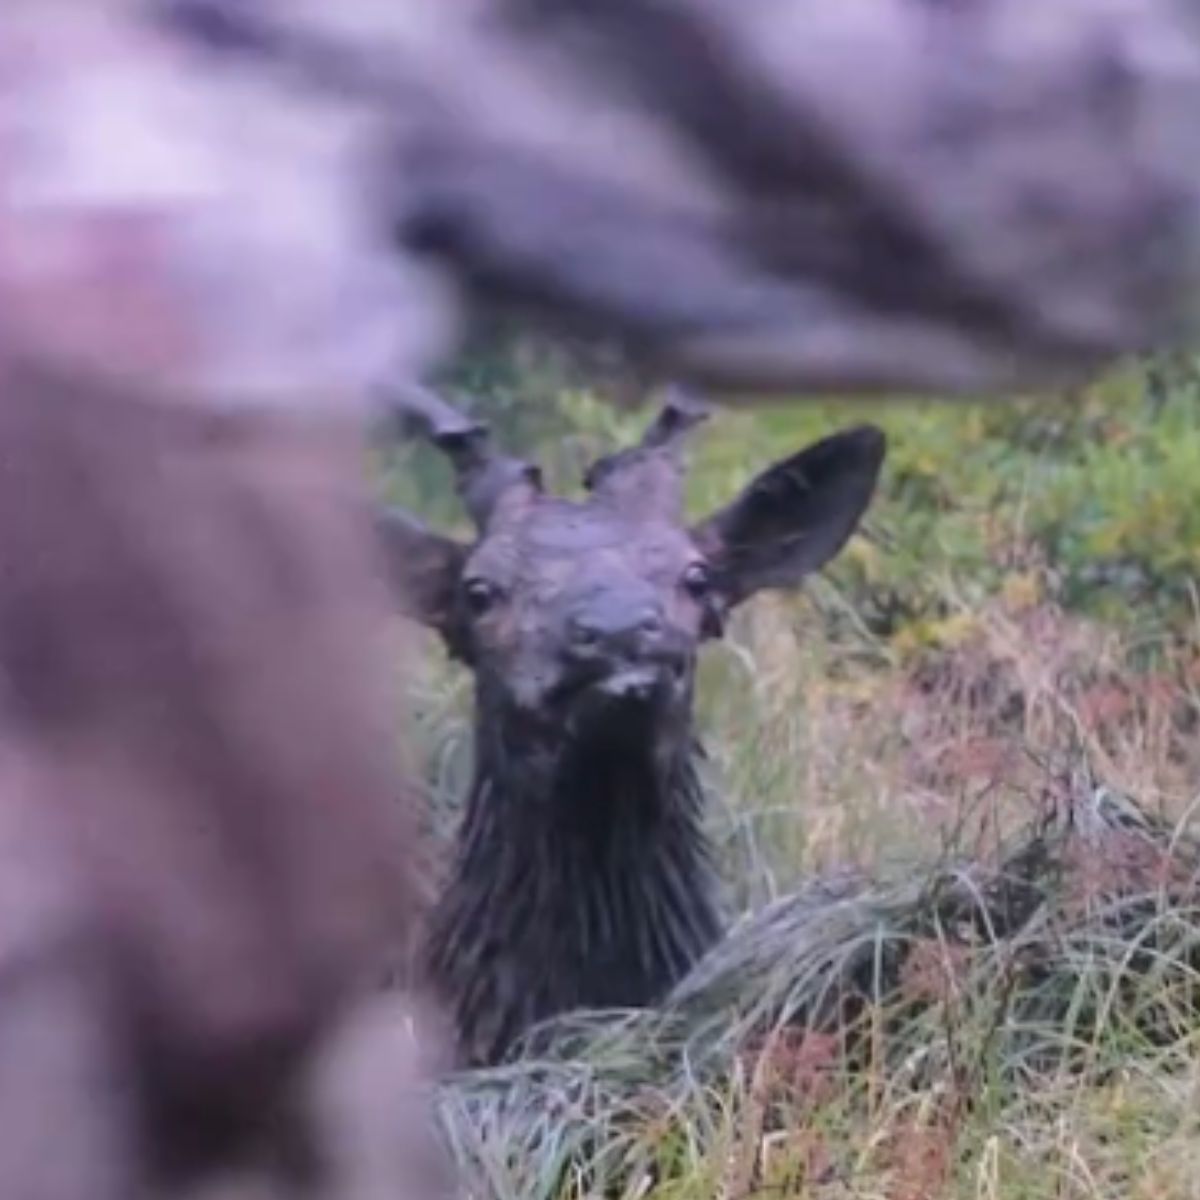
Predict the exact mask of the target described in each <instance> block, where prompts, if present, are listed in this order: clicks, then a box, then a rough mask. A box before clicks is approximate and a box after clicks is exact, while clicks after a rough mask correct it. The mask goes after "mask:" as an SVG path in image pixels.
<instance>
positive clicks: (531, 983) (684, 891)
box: [429, 705, 721, 1062]
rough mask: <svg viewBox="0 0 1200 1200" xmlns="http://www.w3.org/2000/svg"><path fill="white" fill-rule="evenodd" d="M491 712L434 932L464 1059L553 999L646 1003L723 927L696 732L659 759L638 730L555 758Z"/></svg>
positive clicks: (500, 1048) (479, 741)
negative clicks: (525, 740) (691, 739)
mask: <svg viewBox="0 0 1200 1200" xmlns="http://www.w3.org/2000/svg"><path fill="white" fill-rule="evenodd" d="M493 711H494V709H493V710H489V709H488V708H487V707H486V705H482V706H481V710H480V716H479V719H478V721H477V723H476V747H477V749H476V759H477V762H476V772H475V779H474V782H473V784H472V787H471V794H470V798H469V799H468V802H467V810H466V814H465V816H464V818H463V823H462V827H461V829H460V831H459V835H458V846H457V851H456V861H455V865H454V870H453V875H452V878H451V881H450V883H449V886H448V887H447V889H446V892H445V894H444V895H443V897H442V899H441V901H440V903H439V906H438V909H437V912H436V916H435V921H434V925H433V929H432V931H431V936H430V939H429V966H430V968H431V971H432V974H433V976H434V978H435V979H437V980H438V981H439V983H440V984H441V985H442V986H443V987H444V988H445V990H446V993H447V995H448V997H449V999H450V1001H451V1003H452V1004H453V1008H454V1018H455V1023H456V1027H457V1029H458V1030H459V1032H460V1038H461V1051H462V1054H463V1055H464V1057H465V1058H466V1059H467V1060H468V1061H472V1062H493V1061H495V1060H497V1059H498V1058H500V1057H501V1056H502V1055H503V1054H504V1052H505V1051H506V1050H508V1049H509V1048H510V1046H511V1045H512V1043H513V1040H514V1039H515V1038H517V1037H518V1036H519V1035H521V1034H522V1033H523V1032H525V1031H526V1030H527V1029H529V1027H530V1026H532V1025H534V1024H535V1023H536V1022H538V1021H540V1020H542V1019H544V1018H546V1017H550V1016H553V1015H555V1014H557V1013H562V1012H567V1011H570V1010H572V1009H576V1008H583V1007H597V1006H611V1007H626V1006H637V1005H642V1004H646V1003H649V1002H650V1001H652V1000H654V999H656V998H657V997H660V996H662V995H663V994H664V993H665V992H666V991H667V990H668V989H669V988H670V987H671V985H672V984H673V983H674V982H675V981H676V980H677V979H679V978H680V976H681V975H682V974H683V973H684V972H685V971H686V970H687V969H688V967H689V966H691V964H692V963H693V962H695V961H696V959H697V958H698V957H699V956H700V955H701V954H703V953H704V951H705V950H707V949H708V947H709V946H711V945H712V943H713V942H714V941H715V940H716V939H717V937H718V936H719V934H720V930H721V921H720V918H719V915H718V910H717V905H716V895H715V892H716V889H715V878H714V874H713V870H712V866H711V862H710V855H709V846H708V842H707V839H706V837H705V833H704V828H703V816H704V797H703V794H702V791H701V786H700V781H699V779H698V778H697V775H696V768H695V763H694V761H693V754H694V747H693V746H692V745H691V744H690V743H688V744H683V745H680V746H678V747H673V748H672V751H671V753H670V754H669V756H668V758H667V759H666V761H664V762H656V761H654V758H653V755H652V753H651V747H650V744H649V742H648V740H647V738H646V736H645V731H644V730H640V729H639V730H631V731H630V735H631V736H629V737H628V738H626V739H622V738H621V737H620V735H619V734H618V735H615V736H613V737H610V738H608V739H605V738H600V739H597V740H596V741H594V742H592V743H591V744H587V745H578V744H570V745H568V746H567V747H566V748H565V750H564V752H563V753H562V755H561V756H560V757H558V758H553V757H550V756H547V755H546V754H544V753H540V752H538V751H537V749H536V748H533V747H529V746H527V745H524V744H523V741H522V737H521V734H520V731H519V730H512V729H509V728H506V727H505V723H504V722H503V721H502V720H495V719H492V712H493ZM531 751H532V752H531Z"/></svg>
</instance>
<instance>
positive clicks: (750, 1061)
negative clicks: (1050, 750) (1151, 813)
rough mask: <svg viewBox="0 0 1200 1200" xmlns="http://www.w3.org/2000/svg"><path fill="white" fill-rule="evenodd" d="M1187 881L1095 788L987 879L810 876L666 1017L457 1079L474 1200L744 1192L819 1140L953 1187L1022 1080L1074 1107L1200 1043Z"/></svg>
mask: <svg viewBox="0 0 1200 1200" xmlns="http://www.w3.org/2000/svg"><path fill="white" fill-rule="evenodd" d="M1097 862H1099V863H1103V864H1104V868H1105V869H1104V872H1103V874H1101V875H1097V874H1096V872H1095V871H1093V870H1092V866H1093V864H1095V863H1097ZM1198 869H1200V850H1198V849H1197V847H1196V846H1195V845H1194V844H1193V842H1192V841H1191V839H1190V838H1189V837H1186V836H1184V834H1183V833H1182V831H1181V830H1178V829H1172V828H1170V827H1168V826H1165V825H1163V824H1161V823H1159V822H1157V821H1155V820H1153V819H1152V818H1149V817H1147V816H1146V815H1145V814H1144V813H1142V812H1141V811H1140V810H1139V809H1138V808H1137V806H1136V805H1134V804H1133V803H1132V802H1131V801H1129V800H1128V799H1127V798H1125V797H1121V796H1118V795H1116V794H1113V793H1111V792H1109V791H1108V790H1107V789H1104V788H1092V789H1090V790H1088V791H1086V792H1083V793H1081V794H1078V795H1076V796H1074V797H1073V799H1072V803H1071V804H1070V806H1069V807H1067V808H1065V809H1059V810H1057V811H1054V812H1051V813H1047V815H1046V818H1045V820H1044V821H1042V822H1041V823H1040V824H1039V825H1037V826H1036V827H1033V828H1030V829H1027V830H1025V831H1024V833H1023V835H1022V836H1021V837H1020V838H1018V839H1017V840H1016V842H1015V843H1014V844H1013V845H1012V846H1010V847H1009V848H1008V849H1007V851H1006V853H1005V854H1004V855H1003V856H1002V857H1001V859H1000V861H998V862H996V863H994V864H991V865H988V864H983V863H979V862H958V863H950V862H947V863H945V864H943V865H942V866H941V867H939V868H938V869H936V870H933V871H931V872H929V873H927V874H924V875H919V876H912V877H899V878H892V879H884V878H863V877H857V878H854V877H844V878H840V879H833V880H821V881H815V882H813V883H811V884H810V885H809V886H807V887H806V888H803V889H801V890H799V891H798V892H796V893H795V894H793V895H791V896H788V897H786V898H784V899H781V900H778V901H776V902H775V903H774V904H771V905H769V906H768V907H766V908H765V909H764V910H763V911H761V912H759V913H756V914H754V915H752V916H748V917H747V918H745V919H744V920H743V921H742V922H741V923H739V924H738V925H737V926H735V927H734V928H733V929H732V930H731V931H730V933H729V935H728V937H727V938H726V939H725V941H724V942H723V943H722V944H721V945H719V946H718V947H717V948H716V949H715V950H714V951H713V952H712V953H711V954H710V955H709V956H708V957H707V958H706V959H705V960H703V961H702V962H701V963H700V964H699V965H698V966H697V967H696V968H695V970H694V971H693V972H692V973H691V974H690V975H689V976H688V977H687V978H686V979H685V980H684V981H683V982H682V983H681V984H680V985H679V987H678V988H677V989H676V991H675V992H674V993H673V994H672V995H671V996H670V997H669V998H668V999H667V1000H666V1002H665V1003H663V1004H662V1005H661V1006H659V1007H658V1008H656V1009H654V1010H650V1011H643V1012H637V1013H593V1014H585V1015H576V1016H573V1017H568V1018H563V1019H560V1020H557V1021H555V1022H552V1023H550V1024H548V1025H546V1026H544V1027H542V1028H541V1029H539V1030H535V1031H534V1032H533V1033H532V1034H531V1035H530V1038H529V1040H528V1042H527V1044H526V1046H525V1048H524V1051H523V1053H522V1054H521V1055H520V1056H519V1057H518V1058H517V1060H516V1061H514V1062H513V1063H512V1064H511V1065H508V1066H505V1067H503V1068H499V1069H495V1070H492V1071H488V1072H478V1073H470V1074H466V1075H462V1076H460V1077H458V1078H456V1079H453V1080H451V1081H449V1082H448V1083H447V1084H446V1086H445V1088H444V1090H443V1097H442V1105H443V1107H442V1117H443V1123H444V1128H445V1129H446V1131H447V1135H448V1138H449V1141H450V1144H451V1146H452V1148H453V1150H454V1152H455V1155H456V1157H457V1159H458V1162H459V1166H460V1168H462V1169H463V1170H464V1171H465V1172H466V1177H467V1178H468V1179H469V1180H472V1181H473V1190H474V1191H477V1192H478V1194H481V1195H482V1194H486V1195H496V1196H509V1195H512V1196H518V1195H519V1196H523V1197H534V1196H547V1197H549V1196H556V1195H564V1194H565V1195H572V1194H576V1193H578V1194H588V1195H594V1194H599V1193H600V1192H605V1193H607V1192H608V1191H610V1190H612V1189H616V1190H617V1191H619V1192H620V1193H622V1194H630V1193H631V1192H637V1191H638V1190H639V1189H645V1188H649V1187H653V1188H654V1190H655V1194H656V1195H662V1194H666V1195H669V1194H671V1192H672V1190H673V1189H676V1188H693V1189H695V1188H699V1187H701V1186H707V1187H711V1188H716V1189H718V1190H719V1189H721V1188H724V1189H725V1190H726V1191H727V1192H729V1193H730V1194H734V1193H736V1194H745V1193H746V1192H747V1191H749V1190H751V1189H752V1188H753V1187H759V1186H764V1185H763V1182H762V1181H763V1177H764V1174H770V1173H772V1172H778V1171H779V1170H781V1169H783V1167H782V1164H784V1163H789V1164H790V1166H789V1167H788V1169H790V1170H793V1171H794V1170H798V1169H800V1168H801V1167H803V1171H811V1170H812V1169H813V1163H812V1161H809V1160H810V1159H811V1158H812V1156H813V1155H814V1154H816V1147H817V1146H818V1145H819V1146H820V1148H821V1154H820V1155H818V1157H819V1158H820V1159H821V1161H822V1163H823V1166H822V1167H821V1173H822V1174H823V1175H825V1176H829V1177H830V1178H833V1177H834V1176H840V1175H845V1176H846V1177H847V1178H849V1177H851V1176H854V1175H855V1174H856V1173H861V1172H863V1171H867V1172H868V1173H869V1174H870V1173H873V1172H878V1171H883V1172H884V1173H885V1174H886V1173H887V1172H895V1171H897V1170H899V1171H900V1172H901V1173H904V1172H905V1171H910V1172H911V1171H913V1170H916V1169H917V1168H916V1166H914V1155H916V1157H918V1158H920V1159H921V1161H922V1163H924V1164H925V1165H924V1166H923V1167H922V1168H921V1169H922V1170H924V1169H929V1170H933V1169H934V1168H933V1166H931V1165H930V1164H931V1163H936V1164H937V1166H936V1170H937V1172H938V1173H940V1174H944V1175H945V1176H946V1179H945V1180H944V1182H946V1183H947V1184H948V1182H949V1176H950V1175H951V1174H952V1173H953V1171H954V1170H958V1169H959V1168H960V1167H961V1165H962V1164H961V1162H960V1156H961V1155H962V1154H963V1153H965V1152H966V1150H965V1148H966V1147H968V1146H969V1145H970V1142H971V1136H972V1135H971V1131H972V1130H975V1132H976V1134H977V1132H978V1127H979V1125H980V1123H981V1122H986V1121H988V1120H995V1119H1000V1120H1012V1119H1014V1118H1015V1116H1016V1115H1017V1114H1018V1113H1019V1111H1020V1109H1021V1106H1022V1103H1023V1100H1022V1096H1023V1091H1024V1089H1028V1088H1029V1087H1030V1086H1032V1085H1033V1084H1034V1081H1036V1086H1037V1087H1038V1088H1050V1089H1052V1090H1057V1092H1058V1093H1061V1094H1065V1095H1073V1094H1076V1093H1075V1092H1073V1091H1072V1089H1076V1090H1077V1089H1078V1087H1079V1086H1080V1085H1079V1082H1078V1081H1080V1080H1084V1079H1087V1080H1090V1081H1092V1082H1093V1083H1097V1084H1100V1083H1104V1084H1107V1082H1108V1081H1111V1080H1112V1079H1113V1078H1114V1077H1115V1074H1116V1073H1119V1072H1120V1071H1122V1070H1127V1069H1128V1067H1129V1064H1130V1062H1131V1061H1134V1059H1135V1056H1141V1058H1142V1059H1143V1060H1144V1061H1146V1062H1149V1061H1152V1060H1153V1059H1154V1057H1155V1056H1156V1055H1157V1056H1159V1057H1160V1058H1166V1057H1167V1056H1169V1055H1172V1054H1180V1053H1181V1052H1182V1049H1183V1048H1185V1047H1189V1046H1190V1044H1191V1041H1192V1038H1193V1030H1194V1028H1195V1025H1196V1018H1197V1014H1198V1012H1200V1008H1198V1002H1200V892H1197V890H1196V887H1195V873H1196V871H1197V870H1198ZM913 1122H915V1123H916V1127H918V1128H919V1129H920V1130H922V1131H923V1132H922V1133H921V1134H920V1136H919V1137H918V1139H917V1140H918V1143H920V1141H921V1139H922V1138H925V1139H933V1140H934V1141H937V1139H945V1138H948V1137H949V1136H950V1133H949V1131H951V1130H953V1131H954V1136H955V1138H958V1137H960V1136H961V1137H962V1138H963V1139H964V1142H963V1146H962V1147H958V1146H957V1143H956V1146H955V1149H954V1150H953V1151H951V1149H950V1148H949V1146H943V1147H942V1149H941V1150H938V1149H937V1148H936V1146H935V1145H934V1144H933V1143H932V1142H931V1143H930V1145H929V1146H927V1147H926V1148H925V1149H924V1150H922V1151H921V1152H920V1154H917V1152H916V1151H915V1150H914V1148H913V1144H912V1142H911V1140H910V1139H911V1137H912V1136H915V1135H913V1133H912V1131H911V1129H909V1126H910V1125H911V1124H912V1123H913ZM821 1130H824V1132H823V1133H819V1135H818V1131H821ZM904 1131H907V1132H904ZM801 1134H803V1135H804V1136H803V1137H800V1136H799V1135H801ZM864 1136H865V1137H866V1140H867V1143H868V1144H873V1148H874V1155H873V1156H868V1158H867V1161H866V1162H865V1163H864V1161H863V1156H862V1154H861V1153H857V1154H855V1153H852V1152H851V1151H852V1146H853V1143H854V1141H855V1140H857V1139H858V1138H860V1137H864ZM814 1138H815V1139H816V1140H815V1141H814ZM872 1139H874V1141H873V1143H872ZM889 1146H890V1149H889ZM860 1149H861V1148H860ZM797 1155H798V1156H799V1159H800V1160H803V1161H802V1162H795V1161H792V1160H793V1159H794V1158H796V1156H797ZM896 1155H899V1156H900V1160H902V1161H900V1160H896ZM898 1162H899V1165H898ZM805 1164H807V1165H805ZM905 1164H907V1165H905ZM803 1171H802V1174H803ZM702 1179H704V1180H707V1184H706V1185H701V1183H700V1180H702ZM706 1194H707V1193H706ZM848 1194H855V1193H848ZM888 1194H895V1193H894V1192H892V1193H888ZM915 1194H921V1193H915Z"/></svg>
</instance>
